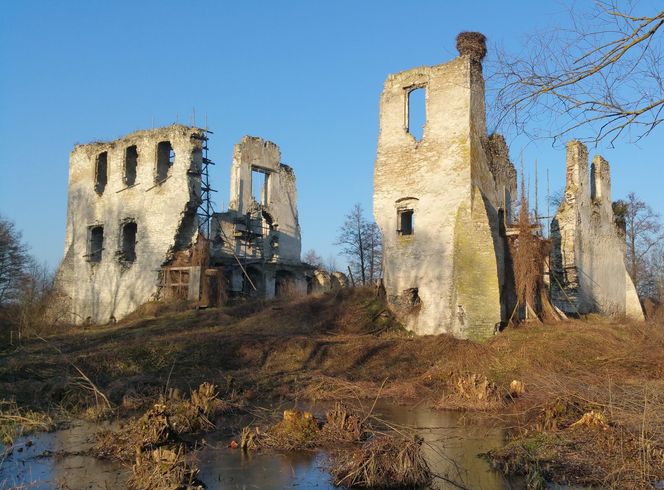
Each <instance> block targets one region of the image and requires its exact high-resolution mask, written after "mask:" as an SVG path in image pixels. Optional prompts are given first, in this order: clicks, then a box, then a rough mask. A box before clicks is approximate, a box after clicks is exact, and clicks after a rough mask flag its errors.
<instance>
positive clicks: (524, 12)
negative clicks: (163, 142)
mask: <svg viewBox="0 0 664 490" xmlns="http://www.w3.org/2000/svg"><path fill="white" fill-rule="evenodd" d="M563 3H564V2H563ZM577 3H580V4H583V3H587V1H579V2H577ZM641 3H642V4H643V5H644V7H645V8H646V9H650V10H651V11H654V10H655V9H658V8H657V5H658V3H659V2H657V1H655V0H651V1H644V2H641ZM562 10H563V8H562V6H561V3H558V2H545V1H537V2H533V1H508V2H505V1H503V2H496V1H495V0H494V1H466V2H445V1H442V0H439V1H402V2H397V1H389V0H382V1H379V0H376V1H359V0H353V1H346V0H334V1H328V2H323V1H314V0H309V1H267V0H266V1H263V2H259V1H232V2H231V1H216V2H212V1H210V2H204V1H188V2H183V1H170V0H163V1H158V2H157V1H139V0H133V1H131V2H129V1H118V0H115V1H112V2H111V1H109V2H100V1H90V0H88V1H66V0H62V1H57V2H56V1H29V0H23V1H20V2H19V1H9V0H5V1H4V2H2V3H1V4H0V74H1V75H0V147H1V148H2V151H1V152H0V214H3V215H5V216H7V217H9V218H10V219H12V220H14V221H15V222H16V224H17V226H18V227H19V228H20V229H21V230H22V231H23V235H24V238H25V240H26V241H27V242H28V243H29V245H30V246H31V248H32V252H33V254H34V255H35V256H36V257H37V258H38V259H40V260H43V261H46V262H48V263H49V264H50V265H51V266H55V265H57V263H58V262H59V260H60V259H61V257H62V254H63V247H64V229H65V216H66V199H67V172H68V157H69V152H70V151H71V149H72V147H73V146H74V144H76V143H84V142H88V141H91V140H98V139H104V140H108V139H114V138H117V137H119V136H122V135H123V134H126V133H129V132H131V131H134V130H136V129H141V128H149V127H152V125H154V126H155V127H156V126H163V125H168V124H171V123H173V122H175V121H176V119H177V120H179V122H181V123H191V122H192V111H193V108H195V110H196V121H195V122H196V123H197V124H198V125H203V124H204V115H205V114H207V120H208V125H209V127H210V129H212V130H213V131H214V133H215V134H214V135H213V138H212V139H211V141H210V148H211V152H210V153H211V158H212V159H213V160H214V161H215V162H217V165H216V167H214V168H213V175H212V178H213V185H214V187H216V188H217V189H218V190H219V192H218V193H217V194H216V195H215V198H216V205H217V206H216V207H217V209H219V208H220V207H221V206H222V205H225V204H226V203H227V202H228V182H229V168H230V161H231V156H232V150H233V144H235V143H236V142H238V141H239V140H240V138H241V137H242V136H243V135H245V134H250V135H254V136H261V137H263V138H266V139H269V140H272V141H274V142H275V143H277V144H278V145H279V146H280V147H281V151H282V156H283V161H284V163H287V164H289V165H291V166H292V167H293V168H294V169H295V172H296V176H297V184H298V205H299V212H300V223H301V227H302V239H303V245H302V246H303V252H304V251H306V250H308V249H310V248H313V249H315V250H317V251H318V252H319V254H321V255H322V256H323V257H327V256H328V255H330V254H336V253H337V251H338V250H337V248H336V247H334V245H333V242H334V241H335V237H336V235H337V230H338V227H339V226H340V224H341V223H342V222H343V219H344V214H345V213H346V212H347V211H348V210H349V209H350V208H351V206H352V205H353V203H355V202H360V203H362V205H363V206H364V207H365V209H367V212H368V213H369V212H370V209H371V195H372V174H373V162H374V158H375V151H376V139H377V134H378V99H379V95H380V91H381V89H382V84H383V81H384V79H385V77H386V76H387V75H388V74H389V73H394V72H398V71H401V70H405V69H408V68H412V67H415V66H419V65H435V64H439V63H443V62H446V61H448V60H450V59H452V58H453V57H455V56H456V54H457V53H456V49H455V48H454V37H455V36H456V34H457V33H458V32H460V31H463V30H477V31H481V32H483V33H484V34H485V35H486V36H487V37H488V39H489V48H491V45H492V44H493V43H500V44H502V45H504V46H505V47H506V48H508V49H509V48H510V47H512V46H516V45H517V43H518V42H520V40H521V36H522V35H523V34H525V33H527V32H531V31H533V30H534V29H537V28H540V27H543V26H546V25H549V24H551V23H554V22H557V21H560V20H561V19H564V17H563V16H562V15H559V14H560V13H561V11H562ZM663 137H664V133H663V132H662V131H661V130H658V131H656V132H654V133H653V134H652V135H651V136H650V137H649V138H648V139H647V140H645V141H644V142H642V143H641V144H640V145H639V146H636V145H627V144H625V145H622V146H619V147H618V148H617V149H614V150H611V149H602V150H601V152H602V154H603V155H604V156H605V158H607V159H608V160H609V161H610V162H611V164H612V171H613V198H614V199H617V198H620V197H624V196H625V195H626V194H627V192H629V191H632V190H633V191H635V192H636V193H637V194H639V195H640V197H641V198H642V199H644V200H645V201H646V202H648V203H649V204H650V205H651V206H652V207H653V208H655V210H657V211H658V212H660V213H662V212H664V191H662V187H663V186H662V184H664V178H663V177H662V173H663V171H662V158H663V157H662V155H663V154H664V151H663V150H664V139H663ZM508 142H509V143H510V147H511V155H512V159H513V160H514V161H515V162H517V161H518V159H519V155H520V154H521V152H522V151H523V156H524V160H525V163H526V166H527V167H528V169H530V168H531V167H532V163H533V162H534V161H535V159H537V160H538V162H539V169H540V183H542V182H543V180H545V177H544V176H545V175H546V169H547V168H548V169H549V172H550V176H551V188H552V190H555V189H558V188H560V187H561V186H562V185H563V182H564V162H565V155H564V149H563V148H551V146H550V143H547V142H538V143H529V142H527V141H524V140H522V139H515V140H510V141H508ZM594 152H595V151H594V150H593V149H591V156H592V154H593V153H594ZM517 167H518V164H517ZM541 189H542V190H541V191H540V198H541V199H540V200H541V203H542V204H540V207H541V208H542V207H545V206H546V205H545V204H544V194H545V187H544V186H543V187H542V188H541Z"/></svg>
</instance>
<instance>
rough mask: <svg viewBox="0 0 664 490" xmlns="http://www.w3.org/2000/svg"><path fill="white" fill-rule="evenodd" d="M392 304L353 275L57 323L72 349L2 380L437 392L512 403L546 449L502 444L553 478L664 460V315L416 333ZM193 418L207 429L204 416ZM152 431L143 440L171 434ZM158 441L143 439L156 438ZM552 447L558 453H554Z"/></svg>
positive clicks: (5, 364) (606, 473)
mask: <svg viewBox="0 0 664 490" xmlns="http://www.w3.org/2000/svg"><path fill="white" fill-rule="evenodd" d="M384 309H385V307H384V304H383V303H382V301H381V300H380V299H379V298H376V296H375V294H374V292H373V291H371V290H355V291H350V290H346V291H341V292H339V293H336V294H326V295H321V296H314V297H306V298H298V299H293V300H290V301H277V302H260V303H245V304H240V305H237V306H233V307H227V308H220V309H209V310H205V311H182V312H172V313H168V314H164V315H163V316H159V317H157V318H144V319H133V320H131V321H127V322H119V323H118V324H116V325H109V326H106V327H94V328H93V327H90V328H78V329H75V330H73V331H71V332H70V333H68V334H66V335H54V336H52V337H48V338H47V340H48V341H49V343H51V344H55V345H57V346H58V348H59V349H60V350H61V351H62V353H63V354H64V355H63V354H59V353H58V352H57V351H55V349H53V348H50V347H49V346H48V345H46V344H45V343H44V342H41V341H38V340H34V341H26V342H25V343H24V345H23V346H22V348H21V350H20V351H18V352H15V353H10V354H6V355H3V356H2V357H0V392H2V393H3V394H5V396H7V397H12V398H15V399H16V401H17V403H18V405H19V406H21V407H30V408H32V409H33V410H36V409H42V410H43V409H47V408H49V407H50V406H53V405H58V404H63V403H65V402H66V401H67V400H68V397H69V396H71V395H68V393H70V392H71V391H72V390H73V389H74V388H73V387H72V384H71V381H72V380H75V379H76V378H77V377H79V378H80V375H79V373H78V372H76V371H75V370H74V368H72V366H71V364H69V362H68V361H67V360H66V359H68V360H69V361H70V362H71V363H73V364H74V365H75V366H77V367H79V368H80V370H81V371H82V372H84V373H85V374H86V376H87V377H88V378H89V379H90V381H91V382H92V383H93V384H94V385H95V386H96V387H97V388H98V389H99V391H100V392H102V393H105V394H106V396H107V397H108V399H109V401H110V402H111V403H112V404H113V406H114V407H117V409H118V410H119V411H122V410H125V411H131V410H137V409H141V410H143V409H145V408H148V406H149V405H152V404H154V399H155V398H154V397H155V396H156V395H157V394H158V393H159V392H163V387H164V386H165V385H167V384H168V385H169V386H171V387H173V390H174V391H173V393H175V392H177V390H179V391H180V392H187V391H188V386H191V385H193V386H196V385H198V384H200V383H202V382H204V381H210V382H211V383H214V384H215V385H216V386H218V387H219V391H220V392H221V393H222V398H223V399H224V400H233V401H234V402H235V403H239V404H241V403H250V402H251V401H252V400H261V401H267V400H271V401H280V400H281V401H288V400H295V399H298V400H305V399H306V400H331V401H335V400H338V401H350V400H353V401H357V400H373V399H375V398H376V397H377V396H380V397H381V398H382V399H387V400H389V399H392V400H396V401H398V402H402V403H404V402H407V403H413V402H417V401H422V400H425V401H429V402H431V403H433V404H435V405H436V406H438V407H439V408H447V409H449V408H453V409H458V410H466V409H472V410H484V411H490V412H494V413H495V412H500V413H510V414H515V415H516V416H517V425H519V426H520V427H521V429H522V430H519V431H515V433H514V434H513V435H514V437H515V439H514V444H515V445H513V446H511V447H513V448H516V447H518V445H519V444H520V442H519V441H527V440H528V438H532V437H536V436H538V434H541V435H542V436H541V437H543V438H544V440H545V442H546V444H544V445H542V446H541V447H542V448H544V451H539V452H538V451H535V452H533V451H527V454H530V455H531V456H532V457H529V459H527V461H529V462H530V463H528V464H516V463H515V462H514V461H512V462H511V463H509V464H508V465H507V467H506V466H505V465H504V464H503V463H502V462H501V461H502V460H501V459H500V458H498V456H497V455H496V457H497V461H498V462H497V464H498V466H499V467H501V468H503V469H508V470H509V471H510V472H525V473H529V474H530V473H532V472H531V471H530V470H532V469H533V468H535V469H536V468H539V469H540V470H541V471H542V472H543V473H544V474H546V476H547V478H550V479H554V480H556V479H557V480H560V479H562V478H568V479H571V478H572V477H571V475H575V478H577V480H576V481H579V482H587V483H588V484H595V485H597V484H601V485H610V484H611V482H617V481H622V480H624V481H646V480H648V479H649V478H651V477H653V475H658V474H659V473H658V472H660V471H661V470H660V469H659V468H658V466H657V464H658V463H657V462H658V461H659V460H658V459H657V458H658V457H659V454H660V452H659V451H661V449H662V448H663V447H664V439H663V438H664V435H663V434H662V431H664V429H663V428H664V422H663V421H662V418H661V417H662V415H661V414H664V408H663V407H662V400H661V393H664V386H663V385H662V381H661V380H662V379H664V328H663V327H662V325H661V324H656V323H647V324H628V323H624V322H620V321H616V320H607V319H602V318H599V317H588V318H584V319H581V320H573V321H563V322H558V323H556V324H554V325H547V324H546V323H541V324H534V323H533V324H529V325H522V326H519V327H516V328H514V327H509V328H507V329H506V330H505V331H504V332H503V333H501V334H500V335H496V336H495V337H494V338H492V339H491V340H489V341H488V342H486V343H483V344H480V343H475V342H471V341H467V340H459V339H454V338H452V337H450V336H446V335H438V336H422V337H412V336H410V335H409V334H408V333H407V332H404V331H403V330H402V329H401V328H400V327H399V326H398V325H397V324H396V323H395V322H394V320H393V319H391V318H390V317H389V315H388V316H386V314H385V313H384ZM65 356H66V359H65ZM386 378H387V381H386V382H385V383H384V384H383V382H384V381H385V379H386ZM79 391H81V390H79ZM86 396H88V397H90V396H91V395H90V393H87V395H86ZM167 398H169V399H170V398H171V397H167ZM92 403H93V404H94V400H92ZM167 403H170V401H168V402H167ZM122 407H124V408H122ZM151 408H152V409H154V407H151ZM169 410H171V409H170V408H166V409H163V410H162V411H161V412H160V411H159V410H157V411H155V412H154V413H152V417H153V418H155V420H164V416H165V412H168V424H166V426H167V428H168V430H170V431H173V433H175V434H177V432H178V430H180V429H179V427H186V426H187V424H188V422H182V421H178V418H177V416H176V415H175V414H171V413H170V412H169ZM164 411H165V412H164ZM591 411H594V413H596V414H597V413H601V414H602V415H603V416H604V417H605V418H606V424H607V430H603V429H602V430H597V428H596V427H585V426H582V427H578V426H577V427H575V428H573V429H570V426H571V425H572V424H573V423H575V422H577V421H578V420H580V419H581V418H582V417H583V415H584V414H585V413H589V412H591ZM160 414H161V415H160ZM160 417H161V418H160ZM207 418H208V419H209V420H210V421H213V420H212V419H211V418H210V417H207ZM185 420H190V419H187V418H185ZM361 421H362V418H360V422H361ZM357 422H358V421H357V420H356V419H352V418H348V414H344V413H343V412H340V413H338V414H337V415H336V416H334V417H332V418H331V419H330V420H326V423H323V424H321V428H320V430H319V431H318V432H317V433H316V431H315V430H314V429H313V427H312V426H310V427H309V428H310V429H311V430H310V433H313V434H317V436H316V437H320V438H322V437H324V434H325V432H326V429H325V427H326V424H332V425H330V427H332V426H334V425H335V424H336V425H337V427H346V429H345V430H346V431H347V432H348V436H347V439H348V440H356V438H357V436H358V432H362V431H364V428H363V426H362V424H359V425H357V424H356V423H357ZM130 424H136V422H135V421H134V422H130ZM197 424H199V427H200V428H201V430H204V426H205V425H206V424H205V422H204V421H200V422H197ZM307 424H308V422H303V425H304V427H306V426H307ZM353 424H355V425H353ZM132 427H136V425H132ZM187 430H189V429H187ZM194 430H195V429H194ZM264 431H267V429H263V430H260V431H259V432H260V435H259V436H258V437H257V436H256V430H255V427H254V428H252V429H250V430H249V431H248V432H247V434H246V439H247V443H246V445H247V447H251V446H252V445H258V443H259V439H260V437H261V435H262V432H264ZM588 431H590V432H588ZM134 432H136V433H141V432H140V430H135V431H131V430H128V431H122V436H119V435H116V436H114V437H116V439H117V438H118V437H125V438H126V440H125V441H122V440H117V444H118V446H123V445H124V446H126V447H133V446H132V444H133V443H134ZM287 432H288V431H286V433H287ZM342 432H343V431H340V430H335V431H334V433H335V434H337V435H338V434H340V433H342ZM586 433H590V434H592V435H593V437H592V438H591V439H590V441H591V442H584V439H583V438H584V437H585V434H586ZM146 437H147V436H146ZM151 437H152V438H150V437H147V439H146V440H147V441H148V442H149V441H150V440H155V439H157V440H158V439H159V438H158V437H156V436H154V437H153V436H151ZM169 437H171V436H169ZM363 437H364V438H366V435H365V436H362V437H360V439H363ZM178 438H180V439H182V438H181V437H179V436H178ZM523 438H526V439H523ZM252 439H253V441H252ZM342 439H343V438H342ZM363 440H364V439H363ZM303 441H304V442H303ZM306 441H307V438H302V439H297V438H294V439H289V442H288V443H287V444H285V446H288V445H290V446H293V447H295V446H298V445H299V446H301V445H302V444H304V445H305V446H306V445H307V443H306ZM526 445H528V443H527V442H526ZM153 446H154V445H153ZM153 446H151V445H150V444H147V445H146V451H147V450H148V449H150V450H152V449H155V447H153ZM536 446H537V445H536ZM537 447H539V446H537ZM551 454H555V457H552V459H551V460H550V461H555V462H556V463H555V464H554V463H551V462H549V463H547V461H549V459H547V458H548V457H549V456H550V455H551ZM600 455H601V458H602V461H601V462H598V461H597V460H598V457H599V456H600ZM108 456H109V457H114V456H113V453H112V452H111V453H109V454H108ZM133 458H134V454H133V453H130V454H127V455H126V456H124V459H125V460H126V461H128V462H133ZM519 459H520V460H522V461H526V459H523V458H516V460H519ZM516 460H515V461H516ZM535 462H537V463H535ZM537 465H539V466H537ZM660 467H662V465H660ZM593 468H595V469H593ZM598 482H601V483H598Z"/></svg>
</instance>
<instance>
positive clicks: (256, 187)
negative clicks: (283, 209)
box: [251, 168, 270, 204]
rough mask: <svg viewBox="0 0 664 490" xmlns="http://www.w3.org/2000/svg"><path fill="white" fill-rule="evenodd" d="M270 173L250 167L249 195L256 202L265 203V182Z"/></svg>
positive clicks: (266, 182)
mask: <svg viewBox="0 0 664 490" xmlns="http://www.w3.org/2000/svg"><path fill="white" fill-rule="evenodd" d="M269 179H270V175H269V174H268V173H267V172H264V171H262V170H259V169H257V168H252V169H251V197H253V199H254V201H256V202H257V203H258V204H267V197H268V196H267V184H268V181H269Z"/></svg>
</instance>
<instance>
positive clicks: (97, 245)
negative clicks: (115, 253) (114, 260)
mask: <svg viewBox="0 0 664 490" xmlns="http://www.w3.org/2000/svg"><path fill="white" fill-rule="evenodd" d="M89 234H90V237H89V240H88V256H87V259H88V262H101V256H102V251H103V250H104V227H103V226H92V227H90V231H89Z"/></svg>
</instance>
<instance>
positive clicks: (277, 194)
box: [211, 136, 307, 298]
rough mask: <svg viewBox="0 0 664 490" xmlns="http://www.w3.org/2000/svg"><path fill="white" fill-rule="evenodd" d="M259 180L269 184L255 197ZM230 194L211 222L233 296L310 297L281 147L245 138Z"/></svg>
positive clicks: (215, 250) (216, 256)
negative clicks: (255, 180) (254, 183)
mask: <svg viewBox="0 0 664 490" xmlns="http://www.w3.org/2000/svg"><path fill="white" fill-rule="evenodd" d="M258 176H261V177H262V178H263V179H265V180H264V182H265V181H266V184H265V185H264V186H263V188H262V189H260V190H259V194H260V195H254V194H253V193H252V188H253V187H254V186H253V185H252V184H253V183H252V179H254V178H256V177H258ZM230 192H231V196H230V201H229V205H228V210H227V211H225V212H223V213H215V215H214V217H213V220H212V230H211V237H212V250H211V252H212V257H213V260H214V261H216V262H217V263H221V264H226V265H227V266H229V267H228V276H229V277H228V284H229V288H230V290H231V292H232V293H233V294H236V295H238V294H243V295H252V296H253V295H256V296H262V297H266V298H271V297H274V296H275V295H282V294H283V295H290V294H295V293H297V294H300V293H301V294H304V293H306V291H307V281H306V278H305V276H304V267H302V265H301V263H300V253H301V248H302V246H301V237H300V225H299V221H298V213H297V190H296V181H295V173H294V172H293V169H292V168H291V167H289V166H288V165H285V164H283V163H281V152H280V151H279V147H278V146H277V145H276V144H274V143H272V142H271V141H266V140H263V139H262V138H258V137H254V136H245V137H243V138H242V140H241V141H240V142H239V143H238V144H236V145H235V148H234V151H233V163H232V166H231V185H230ZM240 264H243V266H242V267H241V266H240ZM243 267H244V269H245V270H243Z"/></svg>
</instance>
